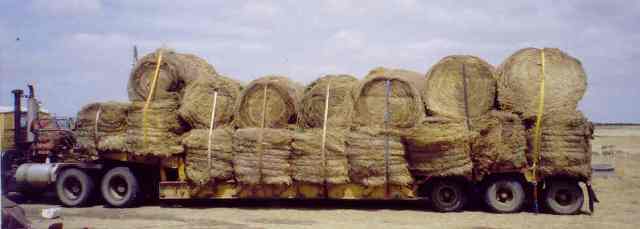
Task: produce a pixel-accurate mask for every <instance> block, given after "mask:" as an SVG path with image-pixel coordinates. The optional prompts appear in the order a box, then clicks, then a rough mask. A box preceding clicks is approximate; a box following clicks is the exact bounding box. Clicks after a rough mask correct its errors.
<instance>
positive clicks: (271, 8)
mask: <svg viewBox="0 0 640 229" xmlns="http://www.w3.org/2000/svg"><path fill="white" fill-rule="evenodd" d="M279 12H280V8H279V7H278V6H277V5H275V4H274V3H273V2H269V1H248V2H246V3H245V4H244V5H243V6H242V14H243V15H244V16H247V17H257V18H268V17H273V16H275V15H276V14H277V13H279Z"/></svg>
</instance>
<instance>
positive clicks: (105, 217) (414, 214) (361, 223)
mask: <svg viewBox="0 0 640 229" xmlns="http://www.w3.org/2000/svg"><path fill="white" fill-rule="evenodd" d="M596 135H597V137H596V139H595V141H594V143H593V146H594V151H595V152H596V153H595V154H596V156H594V160H595V161H607V160H609V161H611V159H607V158H604V157H601V156H598V153H597V152H599V151H600V147H601V146H602V145H609V144H611V145H615V146H616V148H617V149H620V150H622V151H623V152H624V153H618V154H617V155H616V160H614V161H613V162H612V163H614V164H615V165H616V166H617V167H616V174H615V175H614V176H608V177H603V176H596V177H594V179H593V185H594V187H595V189H596V192H597V194H598V197H599V198H600V201H601V203H600V204H598V205H597V206H596V212H595V213H594V214H593V215H588V214H587V213H583V214H580V215H575V216H556V215H548V214H533V213H530V212H524V213H518V214H493V213H486V212H483V211H482V210H481V209H479V210H469V211H465V212H461V213H436V212H432V211H430V210H429V208H428V207H426V206H424V205H425V204H424V203H421V202H393V203H387V202H365V203H362V202H346V203H345V202H335V201H334V202H314V201H295V202H292V201H284V202H282V201H280V202H275V203H274V202H266V201H261V202H248V201H242V202H227V203H224V202H223V203H220V202H209V203H204V204H202V203H201V204H198V205H194V204H189V203H183V204H184V205H186V206H182V207H162V206H158V205H152V206H145V207H139V208H132V209H110V208H104V207H102V206H94V207H88V208H64V209H63V210H62V218H60V219H56V220H45V219H42V218H41V217H40V216H39V214H40V211H41V209H43V208H48V207H55V206H56V204H55V201H49V202H45V203H26V204H23V205H22V206H23V207H24V208H25V210H26V211H27V214H28V218H29V219H30V220H31V221H32V222H33V223H34V227H35V228H46V225H48V224H50V223H53V222H59V221H63V223H64V228H83V227H87V228H236V229H243V228H367V229H373V228H535V229H542V228H607V229H614V228H640V126H600V127H598V128H597V129H596ZM585 206H586V204H585ZM585 211H586V210H585Z"/></svg>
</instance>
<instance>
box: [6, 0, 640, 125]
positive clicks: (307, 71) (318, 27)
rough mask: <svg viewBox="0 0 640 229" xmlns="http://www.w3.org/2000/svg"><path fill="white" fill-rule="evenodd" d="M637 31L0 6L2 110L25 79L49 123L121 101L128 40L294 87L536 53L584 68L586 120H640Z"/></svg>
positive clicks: (346, 10) (228, 10) (589, 11)
mask: <svg viewBox="0 0 640 229" xmlns="http://www.w3.org/2000/svg"><path fill="white" fill-rule="evenodd" d="M638 22H640V1H590V0H586V1H527V2H524V1H522V2H521V1H455V2H453V1H439V2H435V1H433V2H432V1H429V2H427V1H414V0H397V1H347V0H329V1H292V0H291V1H286V0H281V1H165V0H160V1H151V0H142V1H125V0H112V1H100V0H57V1H47V0H34V1H17V0H15V1H14V0H3V1H1V2H0V91H1V94H0V105H4V106H7V105H11V103H12V97H11V93H10V91H11V90H12V89H14V88H25V87H26V84H27V83H29V82H32V83H35V84H36V88H37V91H38V93H39V95H38V96H39V97H40V99H41V100H42V101H43V103H44V106H45V107H46V108H47V109H48V110H50V111H52V112H54V113H56V114H57V115H75V113H76V112H77V111H78V110H79V109H80V107H81V106H82V105H84V104H87V103H89V102H93V101H108V100H123V101H124V100H127V97H126V82H127V78H128V76H129V72H130V70H131V62H132V46H133V45H134V44H135V45H137V46H138V47H139V50H140V52H141V55H142V54H146V53H148V52H150V51H152V50H154V49H155V48H157V47H160V46H162V45H166V46H168V47H170V48H173V49H175V50H176V51H179V52H187V53H194V54H196V55H198V56H201V57H203V58H205V59H207V60H208V61H209V63H211V64H212V65H213V66H214V67H215V68H216V69H217V70H218V72H220V73H222V74H224V75H229V76H232V77H235V78H237V79H240V80H242V81H245V82H248V81H250V80H252V79H255V78H257V77H260V76H263V75H267V74H283V75H287V76H289V77H290V78H292V79H294V80H296V81H299V82H302V83H308V82H310V81H311V80H313V79H315V78H317V77H319V76H321V75H323V74H328V73H348V74H352V75H356V76H358V77H362V76H364V75H365V74H366V72H368V71H369V70H370V69H372V68H374V67H377V66H387V67H397V68H406V69H411V70H414V71H418V72H423V73H426V72H427V70H428V69H429V68H430V67H431V66H432V65H433V64H435V63H436V62H437V61H438V60H439V59H441V58H442V57H445V56H447V55H452V54H472V55H476V56H479V57H481V58H483V59H485V60H487V61H488V62H489V63H491V64H494V65H498V64H500V63H501V62H502V61H503V60H504V59H505V58H506V57H508V56H509V55H510V54H512V53H513V52H515V51H517V50H518V49H521V48H524V47H530V46H533V47H558V48H561V49H563V50H564V51H566V52H568V53H569V54H570V55H572V56H575V57H577V58H578V59H580V60H581V61H582V63H583V66H584V68H585V70H586V72H587V75H588V78H589V79H588V85H589V86H588V91H587V94H586V95H585V97H584V99H583V101H582V102H581V104H580V109H581V110H583V111H584V112H585V113H586V114H587V115H588V117H589V118H590V119H592V120H594V121H598V122H636V123H640V108H637V107H635V106H634V105H636V104H638V103H637V102H635V100H636V98H638V97H639V96H640V92H639V91H640V90H639V89H638V85H640V76H639V73H640V72H639V71H638V69H639V67H638V64H639V61H638V59H639V58H640V45H638V44H640V32H638V29H637V27H638V26H637V23H638ZM18 37H19V38H20V40H19V41H16V38H18Z"/></svg>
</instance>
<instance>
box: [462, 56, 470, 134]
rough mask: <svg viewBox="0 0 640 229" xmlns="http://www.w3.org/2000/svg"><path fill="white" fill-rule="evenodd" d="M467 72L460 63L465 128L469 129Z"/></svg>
mask: <svg viewBox="0 0 640 229" xmlns="http://www.w3.org/2000/svg"><path fill="white" fill-rule="evenodd" d="M467 84H468V83H467V72H466V69H465V66H464V63H462V88H463V92H464V117H465V119H466V124H467V130H471V120H470V118H469V91H468V90H469V89H468V86H467Z"/></svg>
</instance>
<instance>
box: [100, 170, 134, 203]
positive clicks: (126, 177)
mask: <svg viewBox="0 0 640 229" xmlns="http://www.w3.org/2000/svg"><path fill="white" fill-rule="evenodd" d="M100 191H101V192H102V197H103V198H104V200H105V202H106V203H107V205H109V206H111V207H118V208H126V207H131V206H133V205H135V204H136V203H137V201H138V198H139V197H140V196H141V194H142V193H141V191H140V183H139V181H138V179H137V178H136V176H135V175H134V174H133V172H132V171H131V169H129V168H127V167H116V168H113V169H111V170H109V172H107V174H105V175H104V177H103V178H102V183H101V185H100Z"/></svg>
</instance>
